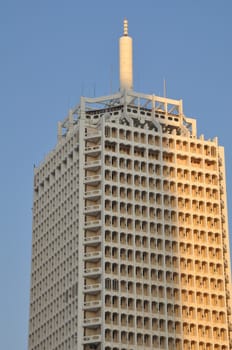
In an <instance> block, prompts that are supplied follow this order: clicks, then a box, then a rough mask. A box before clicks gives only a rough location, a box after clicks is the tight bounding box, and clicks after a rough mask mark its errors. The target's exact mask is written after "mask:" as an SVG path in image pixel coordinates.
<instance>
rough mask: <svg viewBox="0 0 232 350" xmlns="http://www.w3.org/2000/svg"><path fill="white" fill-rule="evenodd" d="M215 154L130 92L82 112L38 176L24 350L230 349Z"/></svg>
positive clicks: (152, 101) (168, 112) (169, 110)
mask: <svg viewBox="0 0 232 350" xmlns="http://www.w3.org/2000/svg"><path fill="white" fill-rule="evenodd" d="M228 236H229V235H228V222H227V207H226V184H225V167H224V152H223V147H221V146H219V144H218V140H217V138H214V139H212V140H205V139H204V136H200V137H198V136H197V130H196V121H195V120H194V119H191V118H187V117H186V116H185V115H184V112H183V108H182V101H181V100H173V99H169V98H166V97H158V96H156V95H146V94H143V93H137V92H135V91H133V74H132V39H131V38H129V37H128V28H127V22H126V21H125V23H124V35H123V37H122V38H121V39H120V92H118V93H116V94H113V95H110V96H104V97H99V98H86V97H81V100H80V104H79V105H78V106H77V107H76V108H74V109H73V110H71V111H70V112H69V115H68V116H67V118H66V119H65V120H64V121H63V122H61V123H59V125H58V142H57V145H56V147H55V149H54V150H52V151H51V152H50V153H49V154H48V155H47V156H46V158H45V159H44V161H43V163H42V164H40V165H39V166H38V167H36V168H35V174H34V205H33V247H32V275H31V299H30V335H29V349H30V350H93V349H95V350H103V349H105V350H119V349H120V350H139V349H140V350H144V349H145V350H146V349H152V350H158V349H170V350H171V349H172V350H180V349H184V350H229V349H231V346H232V343H231V339H232V338H231V323H230V322H231V309H230V304H231V301H230V289H231V272H230V256H229V238H228Z"/></svg>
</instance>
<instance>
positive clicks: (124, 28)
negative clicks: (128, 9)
mask: <svg viewBox="0 0 232 350" xmlns="http://www.w3.org/2000/svg"><path fill="white" fill-rule="evenodd" d="M123 34H124V36H127V35H128V21H127V19H126V18H125V19H124V21H123Z"/></svg>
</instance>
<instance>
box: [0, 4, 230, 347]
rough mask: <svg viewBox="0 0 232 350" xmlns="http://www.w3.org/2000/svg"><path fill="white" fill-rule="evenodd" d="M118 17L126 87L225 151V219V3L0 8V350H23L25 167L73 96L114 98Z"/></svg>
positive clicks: (27, 227) (38, 155) (28, 187)
mask: <svg viewBox="0 0 232 350" xmlns="http://www.w3.org/2000/svg"><path fill="white" fill-rule="evenodd" d="M124 17H127V18H128V20H129V33H130V35H131V36H132V37H133V39H134V89H135V90H136V91H140V92H145V93H154V94H157V95H158V94H162V91H163V79H164V78H165V79H166V84H167V96H168V97H170V98H176V99H180V98H182V99H183V102H184V112H185V114H186V115H187V116H189V117H196V118H197V123H198V134H199V135H200V134H205V137H206V138H212V137H214V136H218V137H219V141H220V144H222V145H224V146H225V150H226V167H227V186H228V189H227V193H228V204H229V211H230V213H232V208H231V205H232V191H231V176H232V171H231V169H232V158H231V130H232V121H231V120H232V111H231V109H230V104H231V102H232V97H231V95H232V86H231V81H232V46H231V44H232V40H231V35H232V20H231V19H232V2H231V1H230V0H227V1H225V0H222V1H216V0H211V1H210V0H204V1H200V0H198V1H196V0H195V1H191V0H189V1H187V0H185V1H184V0H182V1H179V0H176V1H175V0H163V1H156V0H144V1H143V2H141V1H129V0H128V1H125V0H118V1H110V0H108V1H105V0H99V1H89V0H85V1H80V0H75V1H74V0H67V1H64V0H63V1H61V0H39V1H38V0H37V1H33V0H30V1H29V0H28V1H26V0H21V1H16V0H1V1H0V121H1V137H0V155H1V158H0V159H1V171H0V198H1V200H0V213H1V215H0V218H1V220H0V277H1V283H0V310H1V311H0V344H1V348H2V349H4V350H15V349H17V350H21V349H22V350H23V349H26V348H27V333H28V312H29V285H30V257H31V221H32V218H31V216H32V215H31V207H32V182H33V166H34V164H39V162H40V161H41V160H42V159H43V157H44V156H45V154H46V153H47V152H48V151H50V150H51V149H52V148H53V147H54V145H55V143H56V131H57V122H58V121H59V120H62V119H64V117H65V116H66V115H67V112H68V109H69V108H71V107H73V106H75V105H76V104H77V103H78V102H79V98H80V95H81V94H83V95H86V96H93V95H94V92H95V94H96V95H99V96H100V95H104V94H109V93H110V90H111V86H112V87H113V90H114V91H117V90H118V85H119V84H118V38H119V36H120V35H121V34H122V22H123V19H124Z"/></svg>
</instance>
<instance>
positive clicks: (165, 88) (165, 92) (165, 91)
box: [164, 78, 167, 98]
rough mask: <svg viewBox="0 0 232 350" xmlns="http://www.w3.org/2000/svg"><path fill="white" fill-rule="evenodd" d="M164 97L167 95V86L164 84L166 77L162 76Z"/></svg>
mask: <svg viewBox="0 0 232 350" xmlns="http://www.w3.org/2000/svg"><path fill="white" fill-rule="evenodd" d="M164 97H165V98H166V97H167V86H166V79H165V78H164Z"/></svg>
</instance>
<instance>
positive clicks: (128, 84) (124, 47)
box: [119, 19, 133, 91]
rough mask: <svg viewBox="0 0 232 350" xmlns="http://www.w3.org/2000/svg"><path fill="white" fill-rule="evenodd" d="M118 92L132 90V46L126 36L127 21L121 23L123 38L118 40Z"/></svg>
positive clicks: (130, 39)
mask: <svg viewBox="0 0 232 350" xmlns="http://www.w3.org/2000/svg"><path fill="white" fill-rule="evenodd" d="M119 76H120V90H121V91H123V90H132V89H133V46H132V38H131V37H129V36H128V21H127V19H124V21H123V36H121V38H120V39H119Z"/></svg>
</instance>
